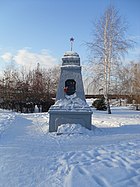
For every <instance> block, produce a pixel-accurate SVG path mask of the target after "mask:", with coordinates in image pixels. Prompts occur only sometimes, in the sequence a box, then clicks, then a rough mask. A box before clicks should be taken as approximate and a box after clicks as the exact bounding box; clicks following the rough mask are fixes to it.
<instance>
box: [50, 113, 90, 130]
mask: <svg viewBox="0 0 140 187" xmlns="http://www.w3.org/2000/svg"><path fill="white" fill-rule="evenodd" d="M49 114H50V120H49V132H57V129H58V126H60V125H62V124H80V125H82V126H83V127H85V128H87V129H89V130H91V115H92V112H89V111H88V112H86V111H63V110H62V111H61V110H60V111H53V110H52V111H51V110H50V111H49Z"/></svg>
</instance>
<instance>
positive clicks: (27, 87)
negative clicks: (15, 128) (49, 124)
mask: <svg viewBox="0 0 140 187" xmlns="http://www.w3.org/2000/svg"><path fill="white" fill-rule="evenodd" d="M58 77H59V68H57V67H54V68H50V69H44V68H41V67H40V64H39V63H38V64H37V67H35V68H34V69H33V70H29V71H27V70H25V69H24V68H22V69H21V70H17V69H15V68H11V67H7V68H6V70H4V72H3V77H2V78H1V79H0V96H1V97H0V107H1V108H3V109H12V110H15V111H17V112H18V111H20V112H34V110H35V106H37V108H38V111H39V112H40V111H42V112H45V111H47V110H48V108H49V107H50V105H51V104H53V103H54V99H53V97H54V96H55V93H56V88H57V84H58Z"/></svg>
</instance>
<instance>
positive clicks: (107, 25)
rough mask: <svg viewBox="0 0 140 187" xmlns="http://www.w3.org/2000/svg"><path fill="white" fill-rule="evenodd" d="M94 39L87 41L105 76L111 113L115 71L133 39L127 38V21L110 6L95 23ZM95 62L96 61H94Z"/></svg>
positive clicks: (108, 105) (105, 93) (104, 80)
mask: <svg viewBox="0 0 140 187" xmlns="http://www.w3.org/2000/svg"><path fill="white" fill-rule="evenodd" d="M94 28H95V29H94V32H93V41H92V42H89V43H87V46H88V47H89V48H90V50H91V52H92V54H94V59H96V61H98V65H99V69H100V72H101V73H102V75H103V76H100V77H101V78H102V82H103V86H102V87H103V89H104V96H105V98H106V102H107V108H108V113H109V114H111V109H110V103H109V94H110V88H111V78H112V77H113V76H114V74H113V71H114V70H115V68H116V67H117V66H118V64H119V63H120V61H121V58H122V57H124V55H125V53H126V52H127V50H128V48H130V47H132V41H130V40H128V39H126V36H125V33H126V29H127V25H126V23H125V22H124V21H123V20H122V18H121V17H120V16H119V13H118V11H117V10H116V9H115V8H114V7H113V6H109V7H108V8H107V9H106V11H105V12H104V14H103V16H102V17H101V18H100V19H99V20H98V21H97V22H96V23H95V24H94ZM93 63H94V62H93Z"/></svg>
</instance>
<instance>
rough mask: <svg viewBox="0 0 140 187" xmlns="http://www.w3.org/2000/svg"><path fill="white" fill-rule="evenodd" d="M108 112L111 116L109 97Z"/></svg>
mask: <svg viewBox="0 0 140 187" xmlns="http://www.w3.org/2000/svg"><path fill="white" fill-rule="evenodd" d="M107 111H108V114H111V108H110V102H109V99H108V97H107Z"/></svg>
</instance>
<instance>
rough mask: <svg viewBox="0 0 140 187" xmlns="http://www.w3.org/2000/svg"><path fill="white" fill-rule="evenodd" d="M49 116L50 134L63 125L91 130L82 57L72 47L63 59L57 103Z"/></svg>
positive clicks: (52, 107) (90, 113) (90, 112)
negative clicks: (79, 125) (83, 79)
mask: <svg viewBox="0 0 140 187" xmlns="http://www.w3.org/2000/svg"><path fill="white" fill-rule="evenodd" d="M71 40H72V38H71ZM71 40H70V41H71ZM49 115H50V118H49V132H57V129H58V126H59V125H62V124H81V125H82V126H84V127H86V128H88V129H91V116H92V110H91V108H90V107H89V106H88V104H87V103H86V100H85V94H84V87H83V81H82V74H81V66H80V57H79V55H78V54H77V53H76V52H74V51H72V46H71V51H68V52H65V53H64V56H63V57H62V66H61V74H60V80H59V84H58V89H57V94H56V102H55V104H54V105H53V106H51V108H50V110H49Z"/></svg>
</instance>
